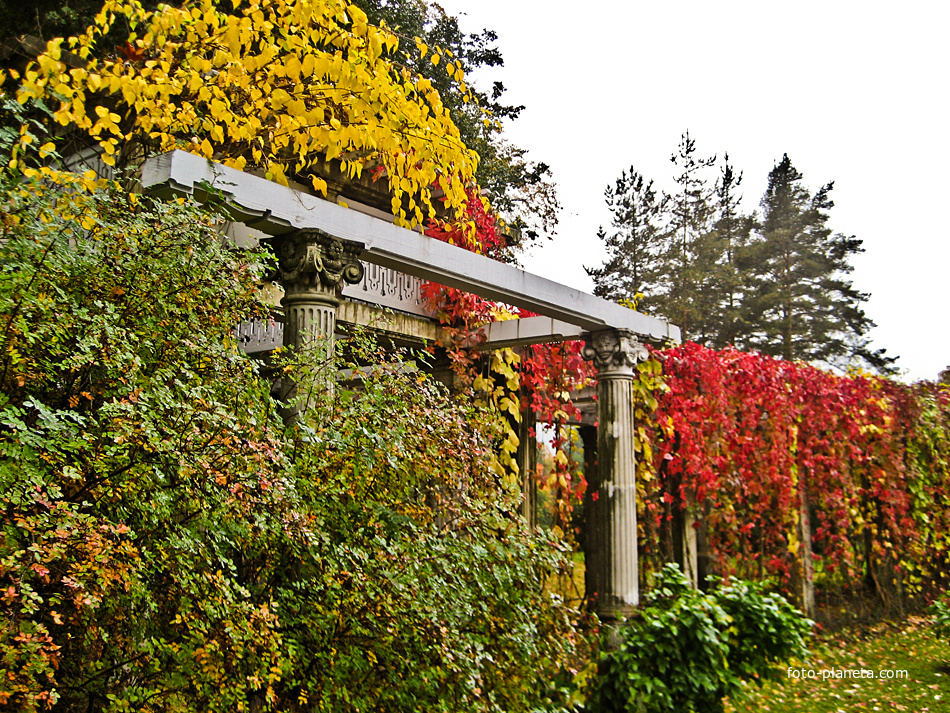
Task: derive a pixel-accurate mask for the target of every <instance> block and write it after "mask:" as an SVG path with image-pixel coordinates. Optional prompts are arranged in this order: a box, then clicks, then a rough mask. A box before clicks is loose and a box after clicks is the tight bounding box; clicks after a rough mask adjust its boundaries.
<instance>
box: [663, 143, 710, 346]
mask: <svg viewBox="0 0 950 713" xmlns="http://www.w3.org/2000/svg"><path fill="white" fill-rule="evenodd" d="M670 160H671V161H672V163H673V165H674V166H676V167H677V169H678V170H679V171H680V173H679V175H677V176H675V177H674V181H675V182H676V185H677V191H676V193H674V194H673V195H672V196H671V197H670V216H669V244H668V253H667V264H668V266H669V269H670V270H671V271H672V274H671V275H670V282H669V283H668V286H667V287H666V290H665V293H664V294H663V295H662V297H661V298H660V313H661V314H663V315H664V316H665V317H666V318H667V319H669V320H670V321H672V322H674V323H676V324H677V325H679V327H680V329H681V330H682V332H683V338H684V339H692V340H695V341H698V342H699V343H704V342H706V341H708V340H709V339H710V338H711V336H712V335H711V329H712V326H711V319H710V317H711V315H712V314H714V312H715V309H716V307H718V304H717V303H718V299H719V292H720V290H719V289H718V284H717V283H718V280H717V277H718V275H717V272H718V271H717V270H716V266H717V263H718V262H719V258H720V254H721V250H720V248H721V245H720V243H719V241H716V240H714V239H713V238H714V236H712V235H711V234H710V227H711V226H710V222H711V219H712V205H711V199H712V193H711V191H710V188H709V185H708V182H707V180H706V178H705V176H704V175H703V174H704V172H705V171H706V170H707V169H709V168H711V167H712V166H714V165H715V162H716V157H715V156H711V157H707V158H701V157H699V156H697V154H696V140H695V139H692V138H690V135H689V132H688V131H687V132H685V133H684V134H683V135H682V136H681V137H680V143H679V146H678V148H677V152H676V153H675V154H673V155H672V156H671V157H670Z"/></svg>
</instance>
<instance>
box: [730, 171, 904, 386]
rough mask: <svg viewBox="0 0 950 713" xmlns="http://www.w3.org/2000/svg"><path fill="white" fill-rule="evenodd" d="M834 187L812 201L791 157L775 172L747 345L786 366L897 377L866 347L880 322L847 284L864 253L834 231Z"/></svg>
mask: <svg viewBox="0 0 950 713" xmlns="http://www.w3.org/2000/svg"><path fill="white" fill-rule="evenodd" d="M833 188H834V184H833V183H828V184H826V185H825V186H823V187H822V188H820V189H819V190H818V191H817V192H815V193H814V194H811V193H810V192H809V191H808V190H807V189H806V188H805V187H804V186H803V185H802V174H801V173H799V172H798V170H796V169H795V167H794V166H792V163H791V161H790V160H789V158H788V155H787V154H786V155H784V156H783V157H782V160H781V161H780V162H779V163H778V164H777V165H776V166H775V167H774V168H773V169H772V171H771V172H770V173H769V184H768V188H767V189H766V191H765V195H764V196H763V198H762V202H761V206H762V223H761V226H760V229H759V237H758V239H757V240H755V242H754V245H753V248H752V255H751V273H752V275H753V283H754V287H753V291H752V293H751V294H750V296H749V299H748V302H747V306H746V313H747V314H748V315H749V317H748V319H749V320H750V324H751V331H750V336H749V342H750V345H751V346H753V347H755V348H756V349H759V350H761V351H762V352H763V353H765V354H771V355H775V356H781V357H782V358H784V359H787V360H793V359H799V360H804V361H814V362H819V363H825V364H829V365H835V366H847V365H849V364H852V363H865V364H867V365H869V366H871V367H873V368H876V369H881V370H884V371H887V370H891V369H892V364H893V362H894V360H895V359H894V358H891V357H887V356H885V355H884V352H883V350H878V351H871V350H870V349H869V348H868V341H869V340H868V339H867V337H866V336H865V335H866V334H867V332H868V330H870V329H871V328H872V327H873V326H874V323H873V322H872V321H871V320H870V319H868V317H867V316H866V315H865V313H864V310H863V309H862V307H861V304H862V303H863V302H864V301H866V300H867V299H868V295H867V294H865V293H861V292H858V291H857V290H855V289H854V288H853V286H852V284H851V281H850V280H848V279H847V277H846V276H847V275H848V273H850V272H851V271H852V270H853V267H852V266H851V264H850V263H849V258H850V257H851V256H852V255H858V254H860V253H862V252H864V250H863V248H862V247H861V240H859V239H858V238H856V237H854V236H845V235H843V234H841V233H834V232H832V230H831V228H829V227H828V220H829V218H830V216H829V211H830V210H831V208H832V207H833V206H834V202H833V201H832V200H831V191H832V189H833Z"/></svg>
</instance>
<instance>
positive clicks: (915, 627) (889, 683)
mask: <svg viewBox="0 0 950 713" xmlns="http://www.w3.org/2000/svg"><path fill="white" fill-rule="evenodd" d="M792 666H793V667H794V668H797V669H802V668H804V669H805V671H806V674H805V675H806V676H807V675H808V673H807V672H808V671H814V673H815V678H790V677H789V676H788V671H787V670H785V671H781V672H780V673H779V678H778V679H777V680H774V681H771V682H769V683H766V684H765V685H764V686H763V687H762V688H758V687H757V686H755V685H753V686H752V687H751V688H752V689H753V690H752V691H751V695H750V696H749V698H748V699H745V700H737V701H734V702H731V703H727V706H726V711H727V712H729V713H739V712H740V711H769V712H770V713H793V712H794V713H799V712H801V713H804V712H806V711H807V712H808V713H852V711H910V712H913V713H950V642H947V641H945V640H940V639H937V638H936V636H935V635H934V632H933V630H932V628H931V627H930V620H929V619H924V618H920V617H911V618H910V619H908V620H906V621H904V622H902V623H900V624H881V625H878V626H875V627H873V628H871V629H869V630H867V631H865V632H862V633H860V634H855V633H848V632H838V633H837V634H836V635H835V637H834V639H827V640H825V641H823V642H822V643H819V644H817V645H816V646H814V647H813V652H812V656H811V658H810V659H809V660H807V661H794V662H792ZM831 669H837V670H843V669H865V670H872V671H874V672H875V675H876V677H875V678H874V679H868V678H860V679H849V678H832V677H830V676H829V677H827V678H826V679H825V680H822V672H823V671H828V670H831ZM879 671H894V672H898V671H905V672H906V676H902V677H901V678H879V677H877V676H878V674H877V672H879Z"/></svg>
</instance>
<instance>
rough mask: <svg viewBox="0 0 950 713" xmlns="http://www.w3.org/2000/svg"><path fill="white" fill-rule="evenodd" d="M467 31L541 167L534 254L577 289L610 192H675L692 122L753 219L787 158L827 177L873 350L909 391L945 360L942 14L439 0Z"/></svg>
mask: <svg viewBox="0 0 950 713" xmlns="http://www.w3.org/2000/svg"><path fill="white" fill-rule="evenodd" d="M439 2H440V4H441V5H442V7H444V8H445V10H446V11H447V12H448V13H449V14H452V15H455V16H458V17H459V18H460V22H461V25H462V28H463V29H464V30H466V31H470V32H474V31H478V30H480V29H481V28H490V29H493V30H495V31H496V32H497V33H498V36H499V42H498V44H499V47H500V49H501V51H502V53H503V55H504V59H505V66H504V68H503V69H502V70H500V71H497V72H492V73H490V74H481V75H477V79H478V81H479V83H481V84H483V85H484V86H489V85H487V84H485V82H490V81H492V80H494V79H499V80H501V81H503V82H504V84H505V86H506V87H507V88H508V92H507V94H506V99H507V101H508V102H509V103H512V104H524V105H526V107H527V108H526V109H525V111H524V112H523V114H522V116H521V118H519V119H518V120H517V121H515V122H513V123H510V124H509V125H508V126H507V127H506V134H507V136H508V137H509V138H510V139H511V140H512V141H513V142H514V143H515V144H516V145H519V146H521V147H523V148H526V149H528V150H529V157H530V158H532V159H534V160H536V161H544V162H545V163H547V164H549V165H550V166H551V167H552V169H553V172H554V178H555V181H556V182H557V184H558V187H559V197H560V200H561V203H562V205H563V207H564V208H563V211H562V214H561V223H560V227H559V231H558V236H557V237H556V238H555V240H554V241H553V242H551V243H550V244H548V245H547V246H546V247H544V248H543V249H535V250H534V251H532V253H531V254H530V255H529V256H528V257H527V258H526V259H525V260H524V267H525V268H526V269H527V270H528V271H530V272H534V273H538V274H540V275H543V276H545V277H548V278H551V279H554V280H557V281H559V282H563V283H566V284H568V285H571V286H573V287H577V288H580V289H583V290H585V291H588V292H590V291H592V290H593V283H592V282H591V280H590V279H589V278H588V277H587V275H586V273H585V272H584V270H583V267H582V266H583V265H588V266H596V265H599V264H600V263H601V262H602V260H603V257H604V252H603V250H602V248H601V245H600V242H599V241H598V240H597V238H596V232H597V227H598V226H599V225H605V226H606V225H607V224H608V223H609V220H610V214H609V212H608V211H607V209H606V206H605V203H604V200H603V192H604V189H605V188H606V187H607V185H608V184H610V183H612V182H613V181H614V180H615V179H616V178H617V176H618V175H619V174H620V172H621V171H622V170H624V169H626V168H629V167H630V166H633V167H634V168H635V169H636V170H638V171H640V172H641V173H643V174H644V175H646V176H647V177H648V178H653V179H654V180H655V181H656V182H657V184H658V185H659V186H660V187H663V188H666V189H668V190H672V188H673V184H672V176H673V166H672V164H671V163H670V155H671V154H672V153H673V152H674V151H675V149H676V146H677V143H678V141H679V137H680V134H681V133H682V132H684V131H686V130H687V129H688V130H689V132H690V135H691V136H692V137H693V138H695V139H696V141H697V149H698V153H699V154H700V155H711V154H718V155H720V156H721V155H722V154H723V153H724V152H726V151H728V152H729V157H730V159H731V162H732V163H733V165H734V166H735V167H736V168H737V169H739V170H742V171H743V172H744V179H743V185H742V192H743V194H744V208H745V210H747V211H751V210H755V209H757V208H758V204H759V200H760V198H761V196H762V193H763V192H764V191H765V187H766V183H767V178H768V173H769V171H770V170H771V168H772V166H773V165H774V163H775V162H777V161H779V160H780V159H781V158H782V154H783V153H788V155H789V158H790V159H791V160H792V164H793V165H794V166H795V167H796V168H797V169H798V170H799V171H800V172H801V173H802V174H803V175H804V184H805V185H806V186H807V187H808V188H810V189H812V190H815V189H817V188H818V187H820V186H821V185H823V184H825V183H827V182H829V181H834V182H835V188H834V191H833V192H832V197H833V199H834V201H835V208H834V209H833V210H832V211H831V221H830V225H831V227H832V228H833V229H834V230H835V231H837V232H842V233H846V234H848V235H856V236H857V237H859V238H861V239H862V240H863V241H864V247H865V249H866V251H867V252H866V253H865V254H864V255H861V256H859V257H857V258H855V260H854V266H855V271H854V273H853V274H852V278H853V281H854V285H855V287H856V288H857V289H859V290H861V291H863V292H869V293H871V295H872V296H871V299H870V300H869V302H868V303H867V305H866V311H867V313H868V315H869V316H870V317H871V319H873V320H874V321H875V322H876V323H877V325H878V327H877V328H876V329H875V330H874V331H873V332H871V337H872V340H873V342H872V346H873V347H874V348H881V347H883V348H886V349H887V352H888V354H898V355H900V357H901V358H900V361H899V362H898V366H899V367H900V368H901V369H903V370H904V372H905V378H906V379H908V380H916V379H925V378H926V379H933V378H936V375H937V373H938V372H939V371H940V370H941V369H943V368H944V367H946V366H947V365H948V364H950V330H948V322H950V319H948V318H947V315H946V305H947V303H948V299H947V292H946V290H947V274H948V269H950V227H948V222H947V220H946V219H945V217H944V216H945V214H946V213H947V210H948V208H950V206H948V205H947V203H948V198H947V194H948V189H947V183H948V174H950V149H948V144H947V141H948V137H947V131H948V121H947V114H948V110H947V104H948V87H950V83H948V70H950V61H948V60H950V41H948V39H947V34H946V33H947V31H948V28H950V3H948V2H946V1H942V2H937V1H930V2H914V1H913V0H910V1H908V2H904V3H901V4H897V3H887V4H885V3H881V2H868V1H866V0H865V1H864V2H841V1H837V0H824V2H812V1H811V0H799V1H798V2H794V3H777V2H768V1H765V0H757V1H755V2H737V1H735V2H734V1H729V2H726V1H722V0H710V1H707V2H701V1H685V0H652V1H651V2H643V1H642V0H633V1H632V2H616V1H612V0H586V1H585V2H579V3H571V4H566V3H553V2H550V1H542V0H439Z"/></svg>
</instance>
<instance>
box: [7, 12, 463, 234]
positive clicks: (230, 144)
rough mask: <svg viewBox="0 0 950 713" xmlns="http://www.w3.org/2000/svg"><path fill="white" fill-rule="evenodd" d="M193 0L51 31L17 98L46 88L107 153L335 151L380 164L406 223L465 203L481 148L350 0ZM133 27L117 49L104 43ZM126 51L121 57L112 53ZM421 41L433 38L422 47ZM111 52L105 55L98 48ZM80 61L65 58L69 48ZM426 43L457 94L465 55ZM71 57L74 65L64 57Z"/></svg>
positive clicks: (297, 174) (346, 163) (270, 157)
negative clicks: (227, 3) (464, 137)
mask: <svg viewBox="0 0 950 713" xmlns="http://www.w3.org/2000/svg"><path fill="white" fill-rule="evenodd" d="M232 2H233V5H234V8H235V13H234V14H229V13H226V12H224V11H223V10H222V9H220V8H219V6H218V5H219V2H218V0H196V2H193V3H190V4H186V5H185V7H184V8H181V9H177V8H173V7H169V6H167V5H164V6H160V8H159V9H158V11H156V12H148V11H146V10H144V9H143V8H142V6H141V4H140V3H139V2H138V1H137V0H133V1H132V2H122V1H120V0H107V1H106V2H105V5H104V7H103V9H102V11H101V12H100V13H99V14H98V16H97V17H96V22H95V24H94V25H93V26H91V27H90V28H88V30H87V31H86V33H85V34H83V35H82V36H80V37H76V38H70V39H68V40H63V39H56V40H53V41H51V42H50V43H49V44H48V48H47V51H46V52H45V53H44V54H43V55H42V56H40V57H39V58H38V60H37V61H36V63H35V64H33V65H32V66H31V67H29V68H28V69H27V70H26V72H25V74H24V76H23V77H18V76H17V75H14V77H13V78H14V79H21V86H20V89H19V91H18V95H17V96H18V99H19V100H20V102H22V103H26V102H28V101H30V100H31V99H40V100H43V101H44V102H46V103H48V104H49V105H51V106H53V107H57V106H58V108H57V110H56V112H55V118H56V120H57V121H58V122H59V123H60V124H61V125H62V126H64V127H69V126H75V127H78V128H79V129H81V130H83V131H85V132H86V133H88V135H89V136H91V137H92V138H93V139H94V140H95V141H96V142H97V143H98V145H99V146H100V147H101V149H102V151H103V159H104V160H105V161H106V163H109V164H113V163H115V159H116V156H117V154H118V153H119V152H121V151H122V150H123V147H126V146H130V145H134V144H135V143H136V142H144V143H145V144H146V146H147V147H148V148H149V150H151V151H158V152H164V151H168V150H171V149H175V148H183V149H186V150H188V151H190V152H192V153H196V154H199V155H201V156H205V157H207V158H209V159H210V158H213V159H214V160H217V161H221V162H222V163H224V164H226V165H229V166H232V167H234V168H238V169H242V170H243V169H245V167H249V168H256V169H258V170H260V171H262V172H264V173H265V175H266V176H267V177H268V178H270V179H272V180H275V181H277V182H280V183H283V184H287V182H288V180H289V179H296V180H301V181H309V182H310V183H311V185H312V186H313V187H314V188H315V189H316V190H319V191H321V192H323V193H324V195H326V191H327V185H326V183H325V181H324V180H323V179H322V178H320V177H319V176H318V175H317V174H316V171H315V168H316V166H318V165H319V164H321V163H322V162H323V161H329V160H334V159H336V160H338V161H339V162H340V164H339V165H340V168H341V170H342V171H343V172H344V173H345V174H346V175H347V176H349V177H350V178H357V177H359V176H360V175H361V174H362V172H363V171H366V170H373V171H374V172H376V173H378V174H381V175H385V176H386V178H387V179H388V181H389V187H390V192H391V195H392V208H393V212H394V215H396V217H397V221H398V222H399V223H400V224H402V225H412V224H417V223H420V222H422V221H423V220H424V219H425V218H426V217H427V216H431V215H434V213H435V210H434V205H433V203H434V201H436V200H437V199H440V198H442V197H443V196H444V202H445V204H446V206H447V207H449V208H450V209H458V208H460V207H461V206H462V205H463V204H464V202H465V200H466V194H465V188H466V185H467V184H469V183H471V181H472V178H473V175H474V171H475V167H476V164H477V160H478V157H477V155H476V154H475V153H474V152H473V151H470V150H469V149H467V148H466V147H465V146H464V144H463V143H462V141H461V139H460V138H459V132H458V129H457V127H456V126H455V125H454V123H453V122H452V119H451V118H450V116H449V114H448V111H447V110H446V108H445V107H444V106H443V104H442V101H441V99H440V97H439V94H438V92H437V91H436V90H435V89H434V88H433V86H432V83H431V82H430V81H429V80H428V79H425V78H424V77H422V76H420V75H418V74H416V73H415V72H412V71H410V70H409V69H407V68H406V67H403V66H401V65H399V64H398V63H397V62H396V61H395V60H394V59H393V58H394V57H396V50H397V48H398V38H397V37H396V36H395V35H394V34H393V33H392V32H390V31H388V30H387V29H386V28H385V27H383V28H379V27H375V26H373V25H370V24H368V22H367V18H366V15H365V13H363V11H362V10H360V9H359V8H357V7H356V6H354V5H348V4H347V3H346V2H345V1H344V0H248V1H247V2H243V1H242V0H232ZM120 23H121V24H122V25H126V24H127V25H128V27H130V28H131V31H132V34H131V35H130V37H129V42H128V44H127V45H126V46H125V47H123V48H110V47H98V44H99V43H102V42H103V41H104V37H105V36H106V35H107V33H108V32H109V31H110V29H111V28H113V27H114V26H116V25H118V24H120ZM116 49H121V51H120V52H119V53H118V54H116V53H115V50H116ZM427 49H428V48H427ZM102 50H105V53H110V52H111V53H112V54H111V56H110V57H109V58H106V59H97V57H98V56H101V55H102V54H103V51H102ZM66 51H69V52H71V53H72V54H73V55H77V56H78V57H79V58H80V60H81V63H82V66H81V67H76V66H72V67H70V66H68V65H67V63H66V62H64V59H66V56H65V55H64V52H66ZM446 55H447V53H442V52H438V53H436V52H433V53H431V54H430V55H429V57H430V61H432V62H433V63H438V62H439V61H440V60H445V61H444V63H443V66H445V67H446V71H447V73H448V74H449V76H451V77H452V78H453V79H454V81H455V82H456V86H457V87H458V88H459V90H460V91H461V92H462V94H463V97H465V98H466V99H469V98H470V95H469V94H468V88H467V87H466V85H465V81H464V76H463V73H462V70H461V65H460V63H458V62H456V61H453V60H452V59H451V58H447V56H446ZM71 64H73V63H71Z"/></svg>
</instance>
